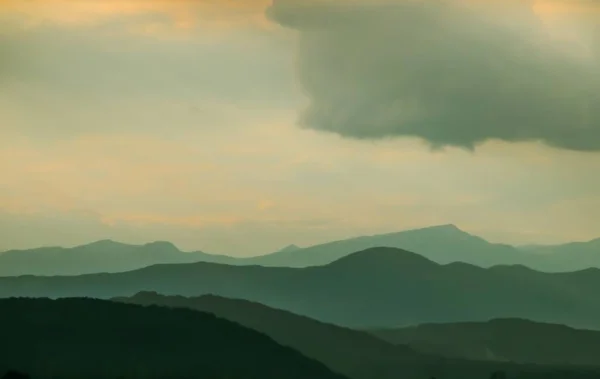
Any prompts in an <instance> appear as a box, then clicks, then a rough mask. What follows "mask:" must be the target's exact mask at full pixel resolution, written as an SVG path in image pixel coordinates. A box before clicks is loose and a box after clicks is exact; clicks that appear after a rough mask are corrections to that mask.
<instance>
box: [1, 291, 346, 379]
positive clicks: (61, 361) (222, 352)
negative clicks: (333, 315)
mask: <svg viewBox="0 0 600 379" xmlns="http://www.w3.org/2000/svg"><path fill="white" fill-rule="evenodd" d="M0 325H2V328H1V329H0V334H1V337H0V339H1V340H2V341H3V344H2V347H1V348H0V373H5V372H9V371H14V372H23V373H27V374H28V375H31V377H32V378H34V379H42V378H65V379H67V378H73V379H75V378H77V379H81V378H86V379H92V378H98V379H100V378H120V377H123V378H144V379H145V378H170V379H174V378H182V379H183V378H223V379H225V378H227V379H268V378H272V379H281V378H289V379H304V378H315V379H318V378H322V379H343V376H341V375H338V374H335V373H333V372H332V371H330V370H329V369H328V368H326V367H325V366H324V365H323V364H321V363H319V362H317V361H314V360H311V359H308V358H306V357H304V356H303V355H302V354H300V353H298V352H297V351H295V350H293V349H291V348H288V347H284V346H281V345H279V344H277V343H276V342H274V341H273V340H272V339H270V338H269V337H267V336H265V335H263V334H261V333H259V332H257V331H254V330H251V329H248V328H245V327H243V326H241V325H239V324H236V323H233V322H230V321H227V320H224V319H220V318H217V317H216V316H214V315H211V314H208V313H203V312H197V311H192V310H187V309H169V308H164V307H158V306H148V307H144V306H139V305H131V304H120V303H114V302H109V301H103V300H95V299H87V298H72V299H60V300H50V299H26V298H12V299H5V300H0ZM7 341H10V342H8V343H7ZM13 374H14V373H13Z"/></svg>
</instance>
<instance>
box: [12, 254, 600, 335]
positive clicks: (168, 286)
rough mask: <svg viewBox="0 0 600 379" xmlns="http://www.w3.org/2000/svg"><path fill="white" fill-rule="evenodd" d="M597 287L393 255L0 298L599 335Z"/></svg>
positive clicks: (118, 278) (211, 267)
mask: <svg viewBox="0 0 600 379" xmlns="http://www.w3.org/2000/svg"><path fill="white" fill-rule="evenodd" d="M599 290H600V270H598V269H589V270H584V271H578V272H572V273H555V274H551V273H542V272H537V271H533V270H530V269H527V268H525V267H522V266H496V267H492V268H489V269H484V268H480V267H476V266H471V265H467V264H464V263H452V264H448V265H440V264H437V263H434V262H432V261H430V260H428V259H426V258H423V257H422V256H420V255H417V254H414V253H411V252H408V251H404V250H400V249H393V248H374V249H368V250H365V251H362V252H358V253H354V254H351V255H349V256H346V257H344V258H342V259H339V260H337V261H335V262H333V263H331V264H328V265H326V266H319V267H309V268H279V267H260V266H228V265H220V264H211V263H193V264H180V265H156V266H151V267H147V268H144V269H140V270H135V271H131V272H125V273H116V274H94V275H82V276H76V277H35V276H23V277H14V278H0V297H10V296H32V297H73V296H92V297H99V298H111V297H116V296H132V295H134V294H135V293H137V292H140V291H156V292H159V293H163V294H166V295H182V296H198V295H203V294H215V295H219V296H224V297H231V298H239V299H246V300H251V301H257V302H260V303H263V304H265V305H268V306H272V307H275V308H280V309H285V310H288V311H291V312H294V313H297V314H300V315H304V316H308V317H311V318H315V319H318V320H320V321H324V322H329V323H333V324H338V325H343V326H348V327H359V328H372V327H397V326H406V325H414V324H421V323H431V322H460V321H486V320H489V319H492V318H510V317H518V318H526V319H531V320H536V321H544V322H553V323H559V324H567V325H572V326H575V327H583V328H591V329H594V328H598V329H600V297H599V296H598V295H597V294H598V291H599Z"/></svg>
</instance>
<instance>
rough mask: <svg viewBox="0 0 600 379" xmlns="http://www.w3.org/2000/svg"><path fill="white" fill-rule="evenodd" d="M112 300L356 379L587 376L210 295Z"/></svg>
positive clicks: (568, 369) (141, 295)
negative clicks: (200, 318)
mask: <svg viewBox="0 0 600 379" xmlns="http://www.w3.org/2000/svg"><path fill="white" fill-rule="evenodd" d="M113 300H114V301H119V302H128V303H135V304H145V305H147V304H159V305H162V306H168V307H184V308H191V309H196V310H201V311H206V312H211V313H214V314H215V315H217V316H219V317H223V318H226V319H229V320H232V321H235V322H238V323H240V324H242V325H244V326H247V327H249V328H253V329H256V330H258V331H260V332H263V333H265V334H266V335H268V336H270V337H272V338H273V339H274V340H275V341H277V342H279V343H281V344H282V345H285V346H290V347H293V348H294V349H296V350H298V351H300V352H302V353H303V354H304V355H306V356H308V357H311V358H314V359H317V360H319V361H321V362H323V363H325V364H326V365H327V366H329V367H330V368H331V369H333V370H334V371H337V372H341V373H343V374H346V375H347V376H349V377H351V378H355V379H372V378H379V379H395V378H399V377H402V378H423V379H429V378H430V377H432V376H434V377H437V378H440V379H442V378H457V379H458V378H461V379H471V378H472V379H477V378H485V379H487V378H488V377H489V376H490V374H491V373H493V372H494V371H498V370H502V371H505V372H507V373H509V374H510V377H511V378H517V377H522V378H538V377H540V375H546V376H547V377H552V376H553V375H559V374H560V373H561V372H566V373H568V374H569V378H571V379H573V378H583V377H585V373H584V372H583V371H584V370H582V369H578V368H576V367H573V366H562V367H560V366H557V365H548V366H535V365H515V364H510V363H505V362H483V361H475V360H465V359H447V358H440V357H436V356H434V355H430V354H423V353H417V352H415V351H414V350H412V349H410V348H407V347H405V346H394V345H393V344H390V343H387V342H384V341H383V340H378V339H377V338H375V337H372V336H370V335H368V334H367V333H363V332H359V331H355V330H350V329H346V328H341V327H337V326H334V325H330V324H325V323H322V322H318V321H316V320H312V319H310V318H307V317H302V316H298V315H295V314H293V313H290V312H285V311H281V310H278V309H273V308H270V307H266V306H264V305H262V304H258V303H253V302H248V301H244V300H234V299H226V298H222V297H217V296H211V295H207V296H201V297H194V298H185V297H181V296H163V295H159V294H157V293H150V292H144V293H139V294H136V295H135V296H133V297H130V298H115V299H113ZM589 372H590V373H589V375H597V371H593V370H590V371H589ZM546 376H542V377H546Z"/></svg>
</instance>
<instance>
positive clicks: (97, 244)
mask: <svg viewBox="0 0 600 379" xmlns="http://www.w3.org/2000/svg"><path fill="white" fill-rule="evenodd" d="M122 245H124V244H123V243H121V242H117V241H113V240H111V239H103V240H99V241H96V242H91V243H88V244H85V245H81V246H77V247H97V248H100V247H111V246H122Z"/></svg>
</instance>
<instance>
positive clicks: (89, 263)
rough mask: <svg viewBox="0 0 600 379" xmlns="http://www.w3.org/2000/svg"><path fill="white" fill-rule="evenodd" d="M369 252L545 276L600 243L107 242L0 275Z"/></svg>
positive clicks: (54, 252)
mask: <svg viewBox="0 0 600 379" xmlns="http://www.w3.org/2000/svg"><path fill="white" fill-rule="evenodd" d="M373 247H395V248H400V249H405V250H409V251H414V252H417V253H419V254H421V255H423V256H425V257H427V258H429V259H431V260H433V261H434V262H437V263H442V264H444V263H451V262H465V263H470V264H474V265H477V266H482V267H491V266H494V265H507V264H521V265H524V266H527V267H530V268H533V269H536V270H540V271H547V272H567V271H575V270H581V269H585V268H588V267H600V239H596V240H592V241H588V242H573V243H568V244H563V245H555V246H526V247H522V248H520V247H514V246H511V245H506V244H495V243H490V242H488V241H486V240H484V239H483V238H480V237H477V236H474V235H472V234H469V233H466V232H464V231H462V230H460V229H459V228H457V227H456V226H454V225H440V226H433V227H428V228H422V229H415V230H407V231H402V232H397V233H390V234H380V235H373V236H362V237H356V238H350V239H346V240H340V241H334V242H328V243H324V244H319V245H315V246H310V247H305V248H300V247H298V246H296V245H289V246H287V247H285V248H283V249H281V250H279V251H277V252H275V253H271V254H266V255H261V256H256V257H246V258H241V257H231V256H226V255H214V254H207V253H204V252H201V251H195V252H182V251H180V250H179V249H178V248H177V247H175V246H174V245H173V244H172V243H169V242H160V241H159V242H153V243H149V244H145V245H130V244H124V243H119V242H114V241H110V240H103V241H98V242H94V243H91V244H88V245H82V246H77V247H73V248H60V247H45V248H39V249H31V250H11V251H8V252H5V253H2V254H0V276H18V275H80V274H89V273H98V272H111V273H112V272H123V271H128V270H134V269H137V268H142V267H146V266H150V265H153V264H159V263H192V262H200V261H202V262H212V263H223V264H229V265H260V266H268V267H310V266H320V265H324V264H328V263H331V262H333V261H335V260H337V259H339V258H342V257H344V256H346V255H349V254H352V253H355V252H357V251H361V250H365V249H368V248H373Z"/></svg>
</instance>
